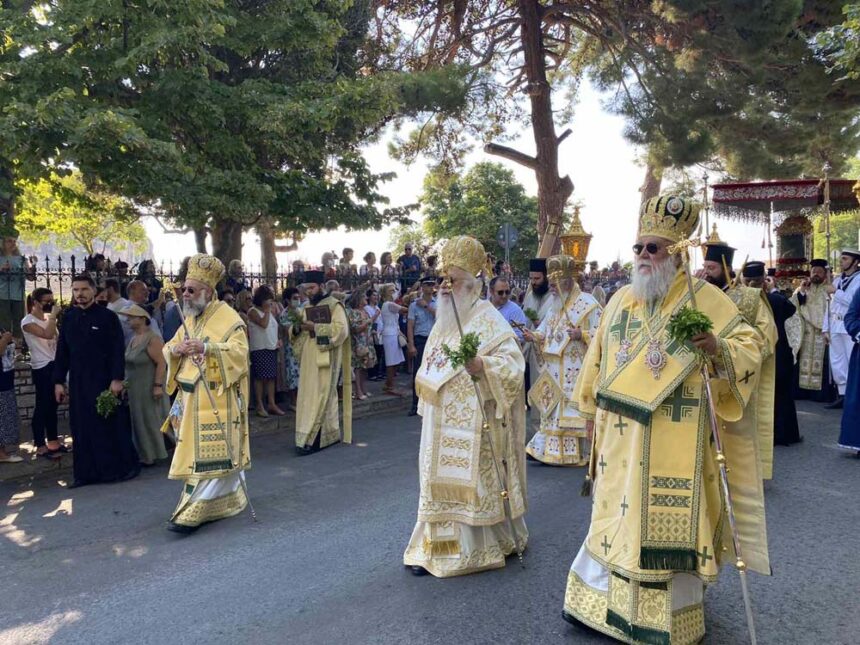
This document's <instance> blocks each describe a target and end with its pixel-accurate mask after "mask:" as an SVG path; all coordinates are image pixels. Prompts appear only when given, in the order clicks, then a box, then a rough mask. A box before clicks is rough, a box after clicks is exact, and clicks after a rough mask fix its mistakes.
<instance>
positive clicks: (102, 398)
mask: <svg viewBox="0 0 860 645" xmlns="http://www.w3.org/2000/svg"><path fill="white" fill-rule="evenodd" d="M123 385H124V386H125V387H128V383H123ZM121 403H122V401H120V399H119V397H118V396H116V395H115V394H114V393H113V392H111V391H110V390H104V391H103V392H101V393H100V394H99V395H98V396H97V397H96V412H97V413H98V414H99V415H100V416H101V417H102V418H103V419H107V418H108V417H109V416H112V415H113V413H114V412H116V409H117V408H118V407H119V406H120V404H121Z"/></svg>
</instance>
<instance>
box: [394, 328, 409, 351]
mask: <svg viewBox="0 0 860 645" xmlns="http://www.w3.org/2000/svg"><path fill="white" fill-rule="evenodd" d="M397 344H398V345H400V347H401V348H403V347H406V346H407V345H408V344H409V341H407V340H406V335H405V334H404V333H403V332H402V331H400V332H397Z"/></svg>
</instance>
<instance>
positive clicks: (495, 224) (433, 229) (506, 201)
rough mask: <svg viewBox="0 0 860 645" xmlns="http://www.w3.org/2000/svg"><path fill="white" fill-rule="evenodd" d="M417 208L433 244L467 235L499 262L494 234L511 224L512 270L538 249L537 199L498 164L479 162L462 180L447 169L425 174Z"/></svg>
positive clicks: (522, 267)
mask: <svg viewBox="0 0 860 645" xmlns="http://www.w3.org/2000/svg"><path fill="white" fill-rule="evenodd" d="M421 205H422V207H423V210H424V215H425V228H426V230H427V232H428V233H429V234H430V237H431V239H433V240H439V239H443V238H451V237H454V236H456V235H471V236H473V237H475V238H476V239H478V240H479V241H480V242H481V243H482V244H483V245H484V248H485V249H486V250H487V252H488V253H492V254H493V255H495V256H496V257H502V256H503V255H504V250H503V249H502V248H501V247H500V246H499V244H498V241H497V239H496V235H497V233H498V230H499V227H500V226H501V225H502V224H505V223H510V224H513V226H514V227H515V228H516V229H517V231H518V232H519V240H518V242H517V245H516V246H515V247H514V248H513V249H511V264H512V266H513V267H514V269H515V270H517V269H518V270H524V269H525V267H526V266H527V264H528V260H529V258H530V257H532V256H533V254H534V250H535V249H536V248H537V243H538V239H537V216H538V207H537V200H536V199H535V198H533V197H529V196H528V195H526V193H525V189H524V188H523V186H522V184H520V183H519V182H517V181H516V179H515V178H514V173H513V172H512V171H511V170H509V169H507V168H505V167H504V166H502V165H501V164H497V163H490V162H482V163H478V164H476V165H475V166H473V167H472V168H471V169H470V170H469V171H468V172H467V173H466V174H465V175H463V176H460V175H459V174H457V173H450V172H447V171H446V170H445V169H436V170H435V171H432V172H430V173H428V174H427V176H426V177H425V178H424V193H423V195H422V196H421Z"/></svg>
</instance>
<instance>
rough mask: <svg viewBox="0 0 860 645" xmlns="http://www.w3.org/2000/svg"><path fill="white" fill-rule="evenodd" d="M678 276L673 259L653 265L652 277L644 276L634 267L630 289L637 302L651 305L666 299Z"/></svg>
mask: <svg viewBox="0 0 860 645" xmlns="http://www.w3.org/2000/svg"><path fill="white" fill-rule="evenodd" d="M677 274H678V268H677V267H676V266H675V263H674V262H672V258H671V257H670V258H667V259H666V260H664V261H663V262H661V263H659V264H653V263H652V266H651V275H644V274H642V273H640V272H639V270H638V268H637V267H634V270H633V280H632V282H631V284H630V288H631V289H633V295H634V296H636V299H637V300H639V301H641V302H644V303H646V304H649V305H651V304H654V303H656V302H658V301H661V300H663V298H665V297H666V294H667V293H669V288H670V287H671V286H672V283H673V282H674V281H675V276H676V275H677Z"/></svg>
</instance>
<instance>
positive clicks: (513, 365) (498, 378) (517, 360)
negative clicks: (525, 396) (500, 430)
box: [478, 335, 526, 419]
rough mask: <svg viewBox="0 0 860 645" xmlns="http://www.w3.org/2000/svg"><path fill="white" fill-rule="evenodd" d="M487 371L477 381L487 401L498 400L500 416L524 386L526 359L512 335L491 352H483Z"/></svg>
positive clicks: (496, 407)
mask: <svg viewBox="0 0 860 645" xmlns="http://www.w3.org/2000/svg"><path fill="white" fill-rule="evenodd" d="M481 360H483V362H484V371H483V374H482V375H481V378H480V380H479V381H478V385H479V386H480V388H481V390H482V392H481V394H483V396H484V400H485V401H491V400H492V401H495V403H496V406H495V416H496V418H497V419H501V418H503V417H504V416H505V412H506V411H507V410H508V409H509V408H510V407H511V406H512V405H514V404H515V403H516V402H517V400H518V397H519V394H520V390H522V388H523V385H524V379H525V372H526V361H525V358H523V353H522V352H521V351H520V348H519V345H517V341H516V339H515V337H514V336H513V335H511V336H509V337H507V338H505V340H503V341H502V342H501V343H500V344H499V345H498V346H497V347H496V348H495V349H493V350H492V352H490V353H489V354H488V355H482V356H481Z"/></svg>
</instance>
